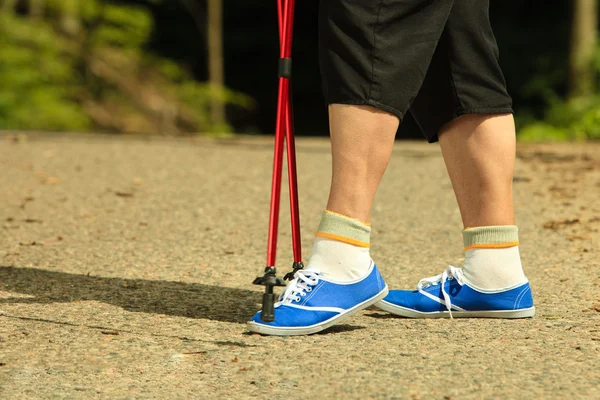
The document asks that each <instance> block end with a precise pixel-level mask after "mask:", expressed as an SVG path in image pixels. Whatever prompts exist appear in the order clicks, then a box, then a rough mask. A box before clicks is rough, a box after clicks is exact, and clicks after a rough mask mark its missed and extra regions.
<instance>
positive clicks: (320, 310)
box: [248, 104, 399, 335]
mask: <svg viewBox="0 0 600 400" xmlns="http://www.w3.org/2000/svg"><path fill="white" fill-rule="evenodd" d="M329 119H330V130H331V151H332V156H333V160H332V162H333V163H332V168H333V174H332V182H331V191H330V196H329V201H328V204H327V210H325V211H324V212H323V214H322V217H321V222H320V224H319V229H318V231H317V237H316V239H315V242H314V245H313V248H312V252H311V256H310V258H309V260H308V264H307V266H306V268H304V269H303V270H299V271H297V272H296V273H295V275H294V279H293V280H292V281H291V282H290V283H289V285H288V286H287V287H286V289H285V291H284V292H283V294H282V295H281V297H280V299H279V301H278V302H277V304H276V305H275V321H273V322H265V321H262V320H261V317H260V312H259V313H258V314H256V315H255V316H254V317H253V318H252V319H251V320H250V322H249V323H248V329H249V330H251V331H253V332H258V333H262V334H268V335H303V334H310V333H315V332H319V331H321V330H323V329H326V328H327V327H329V326H331V325H333V324H335V323H338V322H340V321H342V320H344V319H345V318H347V317H349V316H351V315H353V314H355V313H356V312H358V311H360V310H362V309H365V308H367V307H369V306H370V305H373V304H375V303H377V302H378V301H380V300H381V299H382V298H384V297H385V296H386V295H387V293H388V288H387V286H386V284H385V283H384V281H383V278H382V277H381V275H380V274H379V271H378V269H377V267H376V266H375V264H374V263H373V261H372V260H371V256H370V254H369V245H370V233H371V228H370V226H369V223H368V221H369V219H370V213H371V205H372V203H373V199H374V197H375V192H376V191H377V188H378V186H379V183H380V181H381V178H382V176H383V173H384V172H385V169H386V167H387V165H388V162H389V160H390V156H391V153H392V148H393V146H394V137H395V134H396V130H397V128H398V124H399V119H398V118H397V117H396V116H394V115H392V114H389V113H387V112H384V111H381V110H379V109H376V108H373V107H370V106H354V105H342V104H332V105H330V106H329Z"/></svg>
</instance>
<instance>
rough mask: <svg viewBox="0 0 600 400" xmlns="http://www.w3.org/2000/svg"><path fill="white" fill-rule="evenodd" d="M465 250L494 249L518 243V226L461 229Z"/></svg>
mask: <svg viewBox="0 0 600 400" xmlns="http://www.w3.org/2000/svg"><path fill="white" fill-rule="evenodd" d="M463 241H464V244H465V250H471V249H496V248H506V247H513V246H518V245H519V228H517V227H516V226H514V225H505V226H481V227H477V228H467V229H465V230H464V231H463Z"/></svg>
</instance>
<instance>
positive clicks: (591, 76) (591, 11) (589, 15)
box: [569, 0, 598, 99]
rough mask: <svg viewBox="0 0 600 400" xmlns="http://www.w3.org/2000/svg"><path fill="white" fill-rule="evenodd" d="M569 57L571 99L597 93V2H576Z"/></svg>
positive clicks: (574, 3)
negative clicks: (595, 60) (595, 61)
mask: <svg viewBox="0 0 600 400" xmlns="http://www.w3.org/2000/svg"><path fill="white" fill-rule="evenodd" d="M573 6H574V10H573V19H572V22H571V53H570V56H569V98H571V99H573V98H582V97H583V98H585V97H590V96H592V95H593V94H594V93H595V89H596V67H595V65H594V58H595V53H596V31H597V26H598V2H597V0H574V1H573Z"/></svg>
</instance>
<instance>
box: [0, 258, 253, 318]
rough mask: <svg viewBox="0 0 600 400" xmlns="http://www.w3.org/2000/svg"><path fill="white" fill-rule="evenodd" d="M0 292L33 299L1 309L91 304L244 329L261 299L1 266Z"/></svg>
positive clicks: (244, 293) (217, 289) (207, 288)
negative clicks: (202, 319)
mask: <svg viewBox="0 0 600 400" xmlns="http://www.w3.org/2000/svg"><path fill="white" fill-rule="evenodd" d="M0 290H4V291H7V292H12V293H21V294H27V295H31V296H35V297H34V298H18V297H15V298H7V299H0V304H9V303H11V304H15V303H30V304H36V303H38V304H44V303H69V302H75V301H84V300H95V301H101V302H104V303H107V304H111V305H114V306H118V307H122V308H123V309H125V310H127V311H133V312H145V313H155V314H165V315H173V316H182V317H188V318H206V319H211V320H215V321H224V322H235V323H245V322H246V321H248V319H249V318H250V317H251V316H252V315H254V313H255V312H256V311H257V310H258V309H259V308H260V302H261V299H262V297H261V293H259V292H255V291H251V290H243V289H233V288H226V287H221V286H212V285H203V284H198V283H184V282H169V281H151V280H143V279H122V278H101V277H97V276H87V275H77V274H67V273H64V272H55V271H46V270H41V269H34V268H15V267H7V266H0Z"/></svg>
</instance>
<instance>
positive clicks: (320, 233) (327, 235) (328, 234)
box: [317, 232, 369, 248]
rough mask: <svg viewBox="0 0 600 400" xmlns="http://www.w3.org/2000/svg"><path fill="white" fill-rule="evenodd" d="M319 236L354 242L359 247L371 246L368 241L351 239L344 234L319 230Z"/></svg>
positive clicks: (349, 242)
mask: <svg viewBox="0 0 600 400" xmlns="http://www.w3.org/2000/svg"><path fill="white" fill-rule="evenodd" d="M317 236H318V237H322V238H325V239H332V240H337V241H338V242H343V243H348V244H352V245H354V246H358V247H366V248H369V243H367V242H361V241H359V240H354V239H349V238H347V237H343V236H339V235H333V234H331V233H325V232H317Z"/></svg>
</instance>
